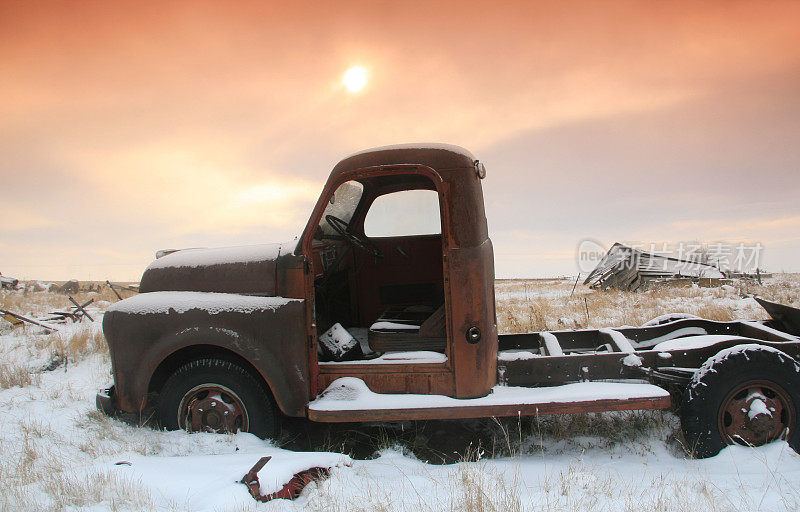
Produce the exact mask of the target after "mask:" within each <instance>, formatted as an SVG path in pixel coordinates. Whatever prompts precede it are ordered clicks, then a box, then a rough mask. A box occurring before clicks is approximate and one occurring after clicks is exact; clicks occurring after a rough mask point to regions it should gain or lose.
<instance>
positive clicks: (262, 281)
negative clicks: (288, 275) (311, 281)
mask: <svg viewBox="0 0 800 512" xmlns="http://www.w3.org/2000/svg"><path fill="white" fill-rule="evenodd" d="M296 244H297V242H289V243H283V244H263V245H246V246H239V247H220V248H215V249H182V250H180V251H175V252H172V253H169V254H167V255H166V256H163V257H161V258H158V259H156V260H155V261H153V262H152V263H150V265H148V267H147V269H146V270H145V271H144V274H143V275H142V281H141V283H140V285H139V291H140V292H142V293H145V292H155V291H196V292H222V293H245V294H257V295H264V296H271V295H275V291H276V269H277V260H278V257H279V256H282V255H284V254H287V253H291V252H292V251H293V250H294V248H295V245H296Z"/></svg>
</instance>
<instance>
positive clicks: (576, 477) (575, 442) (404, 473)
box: [0, 278, 800, 511]
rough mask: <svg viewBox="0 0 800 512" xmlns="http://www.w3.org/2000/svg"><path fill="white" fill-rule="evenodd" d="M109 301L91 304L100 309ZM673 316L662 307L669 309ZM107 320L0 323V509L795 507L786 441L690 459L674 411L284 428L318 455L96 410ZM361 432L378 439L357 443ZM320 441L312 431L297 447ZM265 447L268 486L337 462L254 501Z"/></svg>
mask: <svg viewBox="0 0 800 512" xmlns="http://www.w3.org/2000/svg"><path fill="white" fill-rule="evenodd" d="M785 282H787V281H785V280H783V279H782V278H777V279H776V280H775V282H774V283H772V284H770V285H768V286H767V287H765V288H766V289H767V290H769V286H775V287H776V290H777V291H775V292H774V293H775V294H778V293H780V294H784V295H783V299H782V301H784V302H790V303H791V302H794V303H795V304H796V303H797V302H796V301H797V297H798V294H797V290H798V288H800V287H797V286H795V285H796V280H794V281H793V280H789V282H791V283H795V284H791V285H790V286H784V285H783V283H785ZM572 284H573V282H565V281H553V282H552V284H551V285H546V284H542V283H541V282H538V281H535V282H534V281H531V282H529V283H528V284H524V283H521V282H516V283H515V285H514V286H516V288H515V287H514V286H510V285H505V284H503V283H501V284H500V285H499V286H498V304H499V309H498V316H499V317H500V316H503V317H505V318H516V322H517V325H523V324H524V323H525V322H527V321H529V320H528V317H527V315H528V314H529V309H528V308H529V306H524V305H519V303H518V302H517V301H519V300H520V299H519V297H516V296H515V297H513V298H509V297H507V296H504V294H505V293H507V292H514V293H515V294H517V293H524V294H526V295H525V296H524V297H522V300H528V301H531V303H532V304H539V303H540V301H548V302H553V301H558V300H562V301H565V302H568V301H570V300H573V301H574V300H576V299H575V296H574V295H573V297H572V298H570V293H571V288H572ZM519 286H522V290H520V288H519ZM525 286H527V289H525ZM506 288H507V289H506ZM787 290H788V291H787ZM538 292H541V294H538ZM575 294H576V295H578V296H579V297H580V301H581V303H583V302H584V301H583V299H584V298H586V302H589V301H595V302H597V303H598V304H599V303H601V302H606V301H607V302H608V303H609V304H610V305H609V306H608V311H609V314H608V315H607V316H606V317H605V318H601V313H600V311H602V309H600V308H599V307H598V308H597V309H590V315H592V316H593V318H591V320H590V322H591V323H592V326H597V327H605V326H613V325H616V324H618V323H626V322H620V321H619V319H620V318H625V317H626V315H627V318H632V317H633V316H632V315H634V314H635V313H636V305H637V304H639V303H641V302H642V301H645V300H646V301H651V300H652V301H655V302H660V301H663V302H664V303H665V304H671V303H677V304H679V307H677V308H673V309H674V310H685V311H686V312H696V311H701V310H702V309H703V308H707V309H708V308H711V309H713V308H716V307H720V308H723V309H724V307H727V306H730V310H728V309H725V310H724V311H725V313H726V314H732V315H733V316H739V315H740V314H741V315H745V314H747V315H748V316H750V317H756V316H758V315H760V312H758V310H757V309H756V307H755V306H752V304H750V302H751V301H752V299H747V298H742V297H741V296H739V295H738V292H737V290H735V289H734V290H708V291H705V290H700V291H696V290H695V291H692V292H691V293H686V292H685V291H677V292H673V293H672V296H670V292H669V291H665V292H660V294H659V295H658V296H657V297H654V298H647V297H646V296H645V295H642V294H628V296H627V300H624V299H625V296H624V295H622V294H617V293H613V294H606V295H605V296H603V295H599V294H596V292H588V291H587V290H585V289H582V287H581V286H580V285H579V286H578V290H576V292H575ZM761 294H762V295H767V292H762V293H761ZM36 297H37V296H33V297H32V298H31V299H32V300H30V301H28V302H25V301H24V300H17V299H14V300H15V301H16V302H14V305H16V306H20V305H23V306H24V305H26V304H32V305H31V306H30V307H29V308H24V307H22V308H21V309H20V311H24V312H26V313H29V312H33V313H42V312H44V311H45V310H46V309H47V306H46V305H42V304H40V303H38V302H37V300H39V299H40V298H41V297H39V298H36ZM773 297H775V296H774V295H773ZM3 298H4V299H8V297H3ZM34 298H36V300H33V299H34ZM775 298H780V297H775ZM787 299H788V300H787ZM8 302H9V300H6V304H7V303H8ZM720 304H721V305H720ZM509 305H515V307H516V306H518V307H519V308H520V311H521V312H522V313H521V314H520V315H521V316H518V317H514V316H513V315H514V311H513V310H512V311H509ZM105 306H107V304H101V308H99V309H93V310H90V313H92V314H93V316H95V317H96V318H98V317H101V316H102V309H103V308H104V307H105ZM584 308H585V306H584ZM625 308H627V309H628V311H625ZM511 309H513V308H511ZM620 309H622V311H621V310H620ZM711 309H709V310H711ZM631 311H633V313H632V312H631ZM669 311H671V310H668V309H666V307H665V309H662V310H661V311H660V313H665V312H669ZM647 313H649V311H648V312H647ZM750 313H753V314H752V315H750ZM568 314H569V315H577V313H575V312H568ZM652 316H656V315H652ZM542 318H543V321H544V322H546V323H548V325H550V324H552V325H553V326H554V327H555V326H557V325H559V321H561V323H562V324H568V323H569V322H570V321H572V320H574V319H578V317H577V316H575V317H573V316H569V317H568V316H567V314H562V312H559V311H558V310H557V308H555V306H552V307H551V309H550V310H547V311H544V314H543V317H542ZM565 319H566V320H565ZM645 320H646V319H645ZM0 323H1V322H0ZM99 327H100V323H99V322H97V321H96V322H95V323H93V324H92V323H83V324H75V325H68V326H66V327H64V328H62V329H60V330H59V331H58V332H56V333H54V334H50V335H47V334H43V333H40V332H37V331H36V330H33V329H29V330H28V331H27V332H24V333H23V332H22V331H20V330H17V331H11V330H10V329H8V328H6V327H5V326H3V327H0V365H2V366H1V367H0V489H1V491H0V510H2V511H6V510H9V511H10V510H97V511H101V510H103V511H104V510H193V511H194V510H198V511H200V510H207V511H227V510H230V511H240V510H306V509H309V510H329V511H339V510H342V511H345V510H347V511H350V510H356V511H358V510H364V511H366V510H431V511H433V510H470V511H501V510H502V511H505V510H514V511H517V510H542V511H573V510H578V511H583V510H586V511H589V510H591V511H604V510H607V511H617V510H623V511H638V510H642V511H645V510H646V511H693V510H711V511H745V510H747V511H779V510H787V511H789V510H798V509H800V456H798V455H797V454H796V453H794V452H793V451H792V450H791V448H789V446H788V445H787V444H786V443H784V442H776V443H772V444H770V445H767V446H764V447H760V448H745V447H739V446H735V447H729V448H727V449H725V450H723V452H722V453H721V454H720V455H718V456H716V457H714V458H711V459H706V460H693V459H691V458H689V457H688V456H687V455H686V453H685V452H684V450H683V449H682V448H681V438H680V434H679V430H678V422H677V418H676V417H675V416H674V415H673V414H671V413H669V412H659V411H655V412H641V413H607V414H600V415H594V414H591V415H576V416H554V417H542V418H527V419H521V420H519V421H517V420H514V419H512V420H507V421H492V420H486V421H485V422H431V423H430V424H429V427H428V428H427V430H426V429H425V428H423V427H419V426H418V425H413V424H409V423H404V424H394V425H384V426H382V425H365V426H359V427H352V426H347V427H336V428H334V427H328V426H324V425H318V426H314V425H308V424H303V425H302V427H301V428H300V430H299V432H300V433H297V434H294V439H293V438H292V434H290V435H288V436H287V437H286V438H284V439H283V440H282V444H281V445H282V446H293V447H295V445H302V446H303V447H304V448H303V449H304V450H313V453H308V452H304V453H297V452H293V451H289V450H287V449H284V448H280V447H278V446H277V445H276V444H275V443H273V442H267V441H262V440H259V439H257V438H255V437H254V436H251V435H249V434H238V435H214V434H186V433H183V432H161V431H156V430H153V429H151V428H148V427H137V426H132V425H128V424H126V423H123V422H121V421H118V420H115V419H111V418H108V417H105V416H104V415H102V414H101V413H99V412H97V411H96V410H95V406H94V398H95V393H96V392H97V389H98V388H100V387H102V386H104V385H106V384H107V383H109V382H110V375H109V367H110V365H109V359H108V355H107V352H106V350H105V348H104V342H103V339H102V334H101V333H100V330H99ZM570 327H573V326H572V325H564V327H563V328H570ZM2 329H4V330H2ZM506 330H508V329H506ZM65 356H66V357H65ZM144 420H145V418H143V419H142V421H143V422H144ZM430 425H432V426H430ZM303 429H305V430H306V432H305V433H304V432H303ZM365 432H368V433H369V434H368V435H366V436H363V437H369V439H368V440H367V441H361V439H362V437H360V436H362V435H363V434H364V433H365ZM415 432H416V433H415ZM311 434H314V436H316V437H315V439H314V440H310V441H308V440H306V441H303V442H298V440H297V438H298V437H303V438H304V439H305V437H309V438H311V437H314V436H312V435H311ZM353 439H357V440H359V441H358V442H359V443H360V444H361V446H360V449H358V450H349V449H346V450H344V451H343V452H341V453H337V452H339V451H340V450H338V449H337V448H341V447H342V446H346V447H352V443H353ZM445 441H446V442H445ZM365 445H366V448H367V450H366V451H365ZM436 450H440V451H442V452H445V451H453V450H455V451H456V452H457V453H447V454H445V455H448V457H443V458H444V459H446V460H448V461H453V460H455V461H457V462H455V463H452V464H433V463H428V462H425V460H432V459H433V458H432V457H430V456H429V454H430V453H432V452H434V451H436ZM373 451H374V452H375V453H374V454H373V453H372V452H373ZM364 454H366V455H368V457H363V456H362V455H364ZM266 455H270V456H272V457H273V460H272V461H270V462H269V463H268V464H267V465H266V466H265V469H264V470H262V471H261V472H260V473H259V477H260V479H261V481H262V489H264V490H268V489H270V488H274V487H275V486H278V485H280V482H282V481H285V479H286V478H287V477H288V475H291V473H292V472H294V471H296V470H298V469H303V468H304V467H310V466H314V465H324V466H333V470H332V473H331V476H330V478H328V479H326V480H323V481H321V482H319V483H316V484H311V485H309V486H308V487H307V488H306V490H305V491H304V492H303V494H302V496H301V497H300V498H299V499H297V500H295V501H285V500H277V501H273V502H270V503H257V502H255V501H253V500H252V498H250V496H249V494H248V492H247V489H246V488H245V486H243V485H241V484H238V483H236V481H237V480H239V479H240V478H241V477H242V476H243V475H244V474H245V473H246V472H247V470H249V469H250V467H251V466H252V465H253V464H255V462H256V461H258V459H259V458H261V457H262V456H266ZM350 455H352V456H353V458H352V459H351V458H350V457H349V456H350Z"/></svg>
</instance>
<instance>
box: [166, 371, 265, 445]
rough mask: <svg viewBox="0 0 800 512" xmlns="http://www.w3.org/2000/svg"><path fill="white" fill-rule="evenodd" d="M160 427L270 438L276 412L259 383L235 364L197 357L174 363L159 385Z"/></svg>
mask: <svg viewBox="0 0 800 512" xmlns="http://www.w3.org/2000/svg"><path fill="white" fill-rule="evenodd" d="M158 412H159V418H160V420H161V426H162V427H164V428H167V429H168V430H177V429H184V430H186V431H188V432H219V433H235V432H238V431H242V432H250V433H252V434H255V435H257V436H259V437H262V438H266V437H275V436H276V435H277V433H278V412H277V410H276V408H275V406H274V405H273V403H272V400H271V398H270V396H269V394H268V391H267V390H266V389H265V387H264V386H263V385H262V384H261V383H260V382H258V381H257V380H256V379H255V378H254V377H253V375H252V374H250V372H248V371H247V370H245V369H244V368H242V367H241V366H239V365H237V364H235V363H232V362H230V361H225V360H221V359H199V360H197V361H191V362H189V363H186V364H184V365H183V366H181V367H180V368H178V369H177V370H176V371H175V373H173V374H172V376H171V377H170V378H169V379H167V381H166V383H165V384H164V387H163V388H162V391H161V394H160V397H159V404H158Z"/></svg>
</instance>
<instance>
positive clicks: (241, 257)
mask: <svg viewBox="0 0 800 512" xmlns="http://www.w3.org/2000/svg"><path fill="white" fill-rule="evenodd" d="M290 244H291V242H287V243H283V244H260V245H242V246H238V247H215V248H211V249H181V250H179V251H176V252H173V253H170V254H167V255H166V256H163V257H161V258H159V259H157V260H155V261H153V262H152V263H150V265H148V266H147V270H152V269H157V268H173V267H189V268H194V267H203V266H207V265H224V264H230V263H255V262H259V261H269V260H274V259H277V257H278V256H279V255H280V254H281V252H284V253H288V252H291V249H290V248H289V247H290ZM284 248H285V249H284ZM282 249H283V251H282Z"/></svg>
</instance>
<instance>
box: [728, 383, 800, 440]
mask: <svg viewBox="0 0 800 512" xmlns="http://www.w3.org/2000/svg"><path fill="white" fill-rule="evenodd" d="M755 401H760V402H761V407H760V408H759V407H754V402H755ZM796 418H797V415H796V414H795V410H794V404H793V403H792V399H791V398H790V397H789V395H788V394H787V393H786V391H785V390H784V389H783V388H781V387H780V386H779V385H777V384H775V383H774V382H770V381H764V380H757V381H748V382H743V383H742V384H740V385H738V386H736V387H735V388H733V389H732V390H731V391H730V392H729V393H728V395H727V396H726V397H725V398H724V399H723V400H722V405H721V406H720V408H719V413H718V418H717V426H718V427H719V430H720V434H721V435H722V438H723V439H725V440H726V441H727V442H729V443H737V444H743V445H745V446H761V445H763V444H765V443H768V442H770V441H774V440H776V439H778V438H779V437H781V436H782V435H785V434H786V433H787V432H794V428H795V423H796Z"/></svg>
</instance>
